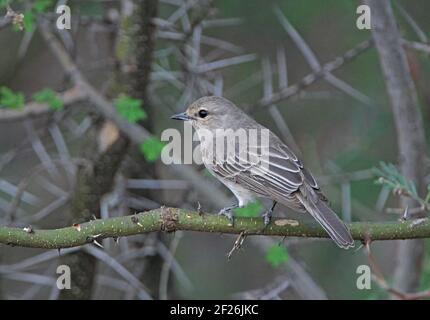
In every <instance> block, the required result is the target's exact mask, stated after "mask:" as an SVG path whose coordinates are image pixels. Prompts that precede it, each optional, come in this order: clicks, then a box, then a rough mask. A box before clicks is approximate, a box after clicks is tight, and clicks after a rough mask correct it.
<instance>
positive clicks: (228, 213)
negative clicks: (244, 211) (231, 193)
mask: <svg viewBox="0 0 430 320" xmlns="http://www.w3.org/2000/svg"><path fill="white" fill-rule="evenodd" d="M236 208H239V205H238V204H234V205H232V206H230V207H225V208H223V209H221V210H220V211H219V212H218V214H219V215H223V216H225V217H227V218H228V219H229V220H230V222H231V224H232V225H234V216H233V209H236Z"/></svg>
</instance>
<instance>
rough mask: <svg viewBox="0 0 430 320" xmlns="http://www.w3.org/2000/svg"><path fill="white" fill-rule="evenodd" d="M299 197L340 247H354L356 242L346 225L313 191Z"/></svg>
mask: <svg viewBox="0 0 430 320" xmlns="http://www.w3.org/2000/svg"><path fill="white" fill-rule="evenodd" d="M309 193H312V194H309ZM297 197H298V199H299V201H300V202H301V203H302V204H303V206H304V207H305V208H306V210H307V211H308V212H309V213H310V214H311V216H312V217H314V219H315V220H316V221H318V223H319V224H320V225H321V226H322V227H323V228H324V230H325V231H326V232H327V233H328V234H329V236H330V238H332V239H333V241H334V242H336V244H337V245H338V246H339V247H341V248H343V249H348V248H352V247H354V240H353V239H352V236H351V233H350V231H349V229H348V228H347V226H346V225H345V223H343V221H342V220H340V218H339V217H338V216H337V214H336V213H335V212H334V211H333V210H332V209H330V207H329V206H328V205H327V204H326V202H325V201H323V200H321V199H320V197H319V196H318V195H317V194H316V193H315V192H314V191H313V190H312V191H310V192H309V191H308V192H306V193H305V194H303V192H298V195H297Z"/></svg>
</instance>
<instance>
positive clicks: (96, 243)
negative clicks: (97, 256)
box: [93, 239, 104, 249]
mask: <svg viewBox="0 0 430 320" xmlns="http://www.w3.org/2000/svg"><path fill="white" fill-rule="evenodd" d="M93 243H94V244H95V245H96V246H98V247H100V248H102V249H104V247H103V246H102V245H101V244H100V243H99V242H97V240H96V239H94V240H93Z"/></svg>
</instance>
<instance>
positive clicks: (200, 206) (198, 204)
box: [197, 201, 203, 216]
mask: <svg viewBox="0 0 430 320" xmlns="http://www.w3.org/2000/svg"><path fill="white" fill-rule="evenodd" d="M197 213H198V214H199V216H202V215H203V211H202V205H201V204H200V202H199V201H197Z"/></svg>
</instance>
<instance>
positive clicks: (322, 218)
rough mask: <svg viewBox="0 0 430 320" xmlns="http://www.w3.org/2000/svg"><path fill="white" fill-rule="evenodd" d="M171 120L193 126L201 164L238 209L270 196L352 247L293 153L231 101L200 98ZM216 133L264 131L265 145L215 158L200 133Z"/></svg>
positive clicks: (212, 148) (209, 143) (341, 244)
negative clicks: (196, 136) (307, 215)
mask: <svg viewBox="0 0 430 320" xmlns="http://www.w3.org/2000/svg"><path fill="white" fill-rule="evenodd" d="M173 118H174V119H180V120H190V121H191V122H192V124H193V126H194V128H195V129H196V131H197V132H198V134H199V137H200V141H201V151H202V159H203V162H204V164H205V166H206V167H207V169H208V170H209V171H210V172H211V173H212V174H213V175H214V176H215V177H217V178H218V179H219V180H220V181H221V182H223V183H224V184H225V185H226V186H227V187H228V188H229V189H230V190H231V191H232V192H233V193H234V195H235V196H236V198H237V199H238V201H239V206H244V205H246V204H247V203H249V202H251V201H253V200H254V199H255V198H256V197H262V198H270V199H272V200H273V201H275V202H279V203H281V204H283V205H285V206H287V207H290V208H292V209H294V210H296V211H299V212H308V213H310V214H311V216H312V217H313V218H314V219H315V220H316V221H317V222H318V223H320V224H321V226H322V227H323V228H324V230H326V232H327V233H328V234H329V235H330V237H331V238H332V239H333V240H334V241H335V242H336V244H337V245H338V246H339V247H342V248H349V247H353V246H354V241H353V239H352V237H351V234H350V232H349V230H348V228H347V227H346V225H345V224H344V223H343V222H342V220H340V219H339V217H338V216H337V215H336V213H334V212H333V210H332V209H330V207H329V206H328V204H327V200H326V198H325V197H324V195H323V194H322V192H321V190H320V188H319V186H318V184H317V182H316V180H315V179H314V177H313V176H312V174H311V173H310V172H309V171H308V170H307V169H306V168H304V166H303V164H302V163H301V161H300V160H299V159H298V157H297V156H296V155H295V154H294V152H293V151H292V150H291V149H290V148H289V147H288V146H287V145H285V144H284V143H283V142H282V141H281V140H280V139H279V138H278V137H277V136H276V135H275V134H273V133H272V132H270V130H268V129H267V128H265V127H263V126H262V125H260V124H259V123H257V122H256V121H254V120H253V119H252V118H251V117H249V116H248V115H247V114H245V113H244V112H243V111H242V110H240V109H239V108H237V107H236V106H235V105H234V104H233V103H232V102H230V101H229V100H227V99H225V98H222V97H215V96H210V97H203V98H200V99H198V100H197V101H195V102H194V103H193V104H191V105H190V106H189V107H188V109H187V111H186V112H184V113H182V114H179V115H176V116H174V117H173ZM217 129H218V131H220V130H219V129H224V130H228V129H233V130H238V129H244V130H246V131H250V129H253V130H257V131H259V132H263V130H266V132H268V138H269V140H268V142H269V144H268V145H264V144H262V143H261V142H262V138H261V139H260V140H259V143H257V144H256V145H252V146H250V148H248V149H246V150H245V151H243V150H241V149H240V148H239V147H238V146H237V144H235V145H234V147H233V148H234V152H232V153H229V154H227V153H225V154H222V155H219V154H216V152H217V149H216V147H215V145H214V141H215V139H207V137H204V136H203V134H202V133H201V132H204V130H206V131H208V132H211V133H214V136H216V135H217V134H219V133H218V131H217ZM199 132H200V133H199ZM214 155H215V156H214ZM258 155H264V157H258V160H259V161H258V162H254V161H251V160H250V158H251V157H252V156H258Z"/></svg>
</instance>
